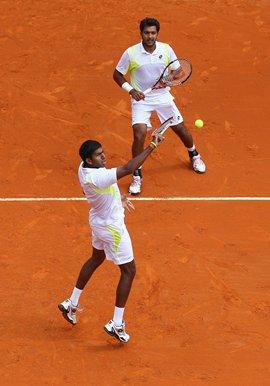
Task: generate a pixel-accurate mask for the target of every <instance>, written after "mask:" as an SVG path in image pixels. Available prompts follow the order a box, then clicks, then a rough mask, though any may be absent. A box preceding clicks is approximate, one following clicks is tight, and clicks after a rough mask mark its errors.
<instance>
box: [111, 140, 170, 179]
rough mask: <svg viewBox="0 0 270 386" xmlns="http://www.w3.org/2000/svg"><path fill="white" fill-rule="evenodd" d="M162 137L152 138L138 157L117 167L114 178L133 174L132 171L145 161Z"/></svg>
mask: <svg viewBox="0 0 270 386" xmlns="http://www.w3.org/2000/svg"><path fill="white" fill-rule="evenodd" d="M163 139H164V138H163V136H162V135H157V136H155V137H153V139H152V142H151V143H150V145H149V146H147V147H146V148H145V149H144V150H143V151H142V152H141V153H140V154H139V155H137V156H136V157H134V158H132V159H131V160H130V161H128V162H127V163H126V164H125V165H123V166H119V167H118V168H117V169H116V176H117V179H118V180H119V179H120V178H122V177H125V176H127V175H129V174H133V172H134V170H136V169H138V168H139V167H140V166H141V165H142V164H143V163H144V161H145V160H146V158H147V157H148V156H149V155H150V154H151V153H152V151H153V150H154V149H155V148H156V147H157V146H158V145H159V144H160V143H161V142H162V141H163Z"/></svg>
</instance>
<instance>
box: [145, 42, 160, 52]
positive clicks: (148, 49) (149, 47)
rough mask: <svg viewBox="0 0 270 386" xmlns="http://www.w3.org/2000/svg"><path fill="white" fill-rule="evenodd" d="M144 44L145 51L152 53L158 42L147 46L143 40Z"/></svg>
mask: <svg viewBox="0 0 270 386" xmlns="http://www.w3.org/2000/svg"><path fill="white" fill-rule="evenodd" d="M142 45H143V48H144V49H145V51H147V52H149V53H150V54H152V53H153V52H154V51H155V49H156V47H157V46H156V43H155V44H154V45H153V46H147V45H146V44H145V43H144V42H142Z"/></svg>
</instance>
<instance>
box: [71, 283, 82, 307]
mask: <svg viewBox="0 0 270 386" xmlns="http://www.w3.org/2000/svg"><path fill="white" fill-rule="evenodd" d="M82 291H83V290H80V289H79V288H76V287H74V290H73V292H72V295H71V296H70V298H69V299H70V300H71V303H72V304H73V305H74V306H77V305H78V303H79V298H80V296H81V293H82Z"/></svg>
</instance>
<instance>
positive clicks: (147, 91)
mask: <svg viewBox="0 0 270 386" xmlns="http://www.w3.org/2000/svg"><path fill="white" fill-rule="evenodd" d="M151 91H152V87H149V88H148V89H146V90H145V91H143V93H144V95H146V94H149V93H150V92H151Z"/></svg>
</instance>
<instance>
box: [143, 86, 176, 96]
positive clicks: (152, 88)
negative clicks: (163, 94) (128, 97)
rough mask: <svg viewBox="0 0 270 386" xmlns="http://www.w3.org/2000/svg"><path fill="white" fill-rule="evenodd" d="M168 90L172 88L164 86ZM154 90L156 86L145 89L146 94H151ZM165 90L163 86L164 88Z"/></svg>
mask: <svg viewBox="0 0 270 386" xmlns="http://www.w3.org/2000/svg"><path fill="white" fill-rule="evenodd" d="M164 88H165V89H166V90H170V87H169V86H166V87H164ZM152 90H154V87H149V88H148V89H147V90H145V91H143V93H144V95H147V94H149V93H150V92H151V91H152ZM162 90H163V88H162Z"/></svg>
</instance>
